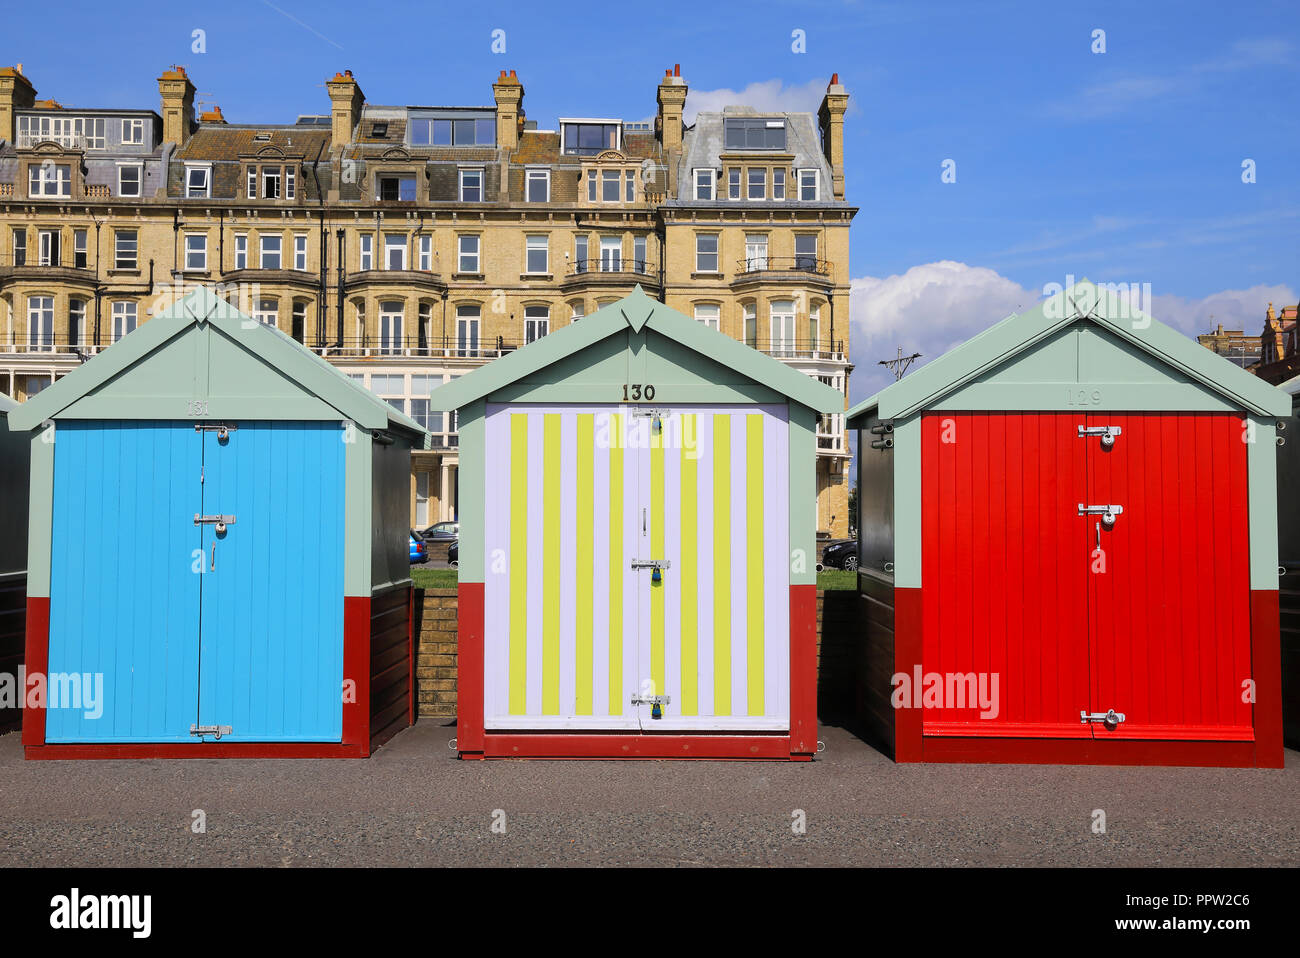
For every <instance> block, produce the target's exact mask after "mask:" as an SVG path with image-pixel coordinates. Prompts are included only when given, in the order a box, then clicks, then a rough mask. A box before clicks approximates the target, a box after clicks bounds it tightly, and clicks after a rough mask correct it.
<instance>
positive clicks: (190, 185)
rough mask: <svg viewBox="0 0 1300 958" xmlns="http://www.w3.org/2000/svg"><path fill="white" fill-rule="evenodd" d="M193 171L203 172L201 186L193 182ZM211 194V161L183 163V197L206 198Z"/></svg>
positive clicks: (191, 198)
mask: <svg viewBox="0 0 1300 958" xmlns="http://www.w3.org/2000/svg"><path fill="white" fill-rule="evenodd" d="M195 173H202V174H203V185H202V187H201V188H200V187H196V186H195V185H194V182H193V177H194V174H195ZM211 196H212V164H211V163H186V164H185V198H186V199H190V200H199V199H208V198H210V197H211Z"/></svg>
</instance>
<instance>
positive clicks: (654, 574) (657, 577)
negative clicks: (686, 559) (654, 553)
mask: <svg viewBox="0 0 1300 958" xmlns="http://www.w3.org/2000/svg"><path fill="white" fill-rule="evenodd" d="M650 581H651V582H661V581H663V575H662V573H660V571H659V567H658V566H655V567H654V569H653V570H651V572H650Z"/></svg>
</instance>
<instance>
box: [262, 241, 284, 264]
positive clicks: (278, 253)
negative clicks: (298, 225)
mask: <svg viewBox="0 0 1300 958" xmlns="http://www.w3.org/2000/svg"><path fill="white" fill-rule="evenodd" d="M272 240H274V242H275V250H274V254H275V259H276V263H275V265H274V266H267V265H266V258H267V256H268V255H270V254H271V253H272V250H270V249H268V248H267V243H268V242H270V241H272ZM257 266H258V269H284V237H283V236H281V235H280V234H279V233H262V234H261V235H259V236H258V238H257Z"/></svg>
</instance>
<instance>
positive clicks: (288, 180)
mask: <svg viewBox="0 0 1300 958" xmlns="http://www.w3.org/2000/svg"><path fill="white" fill-rule="evenodd" d="M283 196H284V198H285V199H286V200H292V199H296V198H297V196H298V174H297V172H296V171H295V170H294V168H293V167H292V166H286V167H285V168H284V192H283Z"/></svg>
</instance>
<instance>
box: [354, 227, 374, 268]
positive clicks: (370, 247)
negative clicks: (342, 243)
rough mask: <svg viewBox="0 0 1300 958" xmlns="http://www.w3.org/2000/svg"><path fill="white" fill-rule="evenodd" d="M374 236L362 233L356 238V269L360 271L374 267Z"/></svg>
mask: <svg viewBox="0 0 1300 958" xmlns="http://www.w3.org/2000/svg"><path fill="white" fill-rule="evenodd" d="M374 266H375V238H374V237H373V236H372V235H371V234H369V233H362V234H361V235H360V236H359V237H358V238H357V269H358V270H360V271H361V272H363V273H364V272H366V271H367V270H370V269H374Z"/></svg>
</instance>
